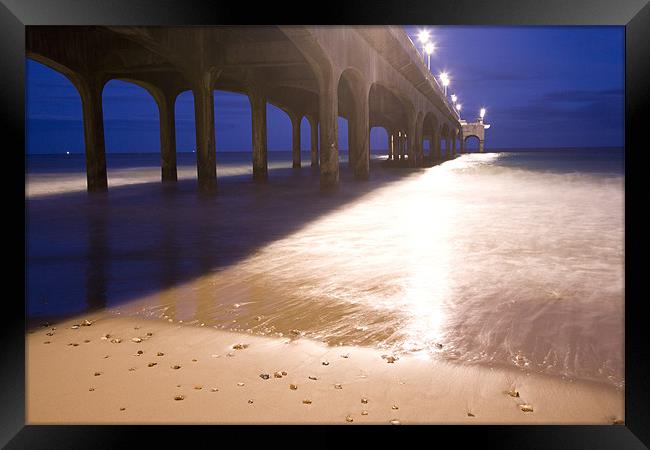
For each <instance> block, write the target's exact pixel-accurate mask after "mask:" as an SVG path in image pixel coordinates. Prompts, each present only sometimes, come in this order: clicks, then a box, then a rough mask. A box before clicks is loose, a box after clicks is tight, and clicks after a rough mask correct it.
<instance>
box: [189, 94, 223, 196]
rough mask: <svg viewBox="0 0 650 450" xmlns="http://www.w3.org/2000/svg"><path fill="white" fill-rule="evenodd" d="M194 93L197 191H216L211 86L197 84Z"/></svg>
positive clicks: (215, 157)
mask: <svg viewBox="0 0 650 450" xmlns="http://www.w3.org/2000/svg"><path fill="white" fill-rule="evenodd" d="M192 92H193V93H194V120H195V122H196V167H197V175H198V184H199V191H200V192H203V193H215V192H216V191H217V156H216V147H215V133H214V94H213V91H212V86H211V85H210V84H209V83H206V82H203V83H199V84H197V85H196V86H195V87H194V88H193V89H192Z"/></svg>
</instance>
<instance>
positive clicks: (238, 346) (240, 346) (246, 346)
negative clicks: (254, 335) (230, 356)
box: [232, 344, 248, 350]
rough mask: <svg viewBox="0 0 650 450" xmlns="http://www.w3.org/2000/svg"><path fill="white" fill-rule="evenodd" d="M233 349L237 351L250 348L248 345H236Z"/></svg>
mask: <svg viewBox="0 0 650 450" xmlns="http://www.w3.org/2000/svg"><path fill="white" fill-rule="evenodd" d="M232 348H233V349H235V350H244V349H245V348H248V344H235V345H233V346H232Z"/></svg>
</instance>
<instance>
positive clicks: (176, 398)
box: [174, 395, 185, 401]
mask: <svg viewBox="0 0 650 450" xmlns="http://www.w3.org/2000/svg"><path fill="white" fill-rule="evenodd" d="M184 399H185V396H184V395H177V396H175V397H174V400H176V401H178V400H184Z"/></svg>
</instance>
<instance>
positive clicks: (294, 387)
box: [289, 384, 298, 391]
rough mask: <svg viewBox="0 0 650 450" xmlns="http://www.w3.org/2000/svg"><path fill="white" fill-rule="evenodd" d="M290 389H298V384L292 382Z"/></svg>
mask: <svg viewBox="0 0 650 450" xmlns="http://www.w3.org/2000/svg"><path fill="white" fill-rule="evenodd" d="M289 389H291V390H292V391H295V390H296V389H298V385H297V384H290V385H289Z"/></svg>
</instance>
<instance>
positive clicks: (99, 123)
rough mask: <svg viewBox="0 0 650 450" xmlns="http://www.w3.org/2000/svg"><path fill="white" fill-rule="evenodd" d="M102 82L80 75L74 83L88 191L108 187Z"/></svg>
mask: <svg viewBox="0 0 650 450" xmlns="http://www.w3.org/2000/svg"><path fill="white" fill-rule="evenodd" d="M104 83H105V80H104V79H102V78H100V77H98V76H94V75H88V76H83V77H80V78H79V80H78V82H77V83H76V85H77V89H78V90H79V94H80V96H81V107H82V111H83V126H84V145H85V153H86V180H87V188H88V192H98V191H99V192H101V191H106V190H107V189H108V178H107V176H106V147H105V142H104V112H103V109H102V90H103V88H104Z"/></svg>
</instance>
